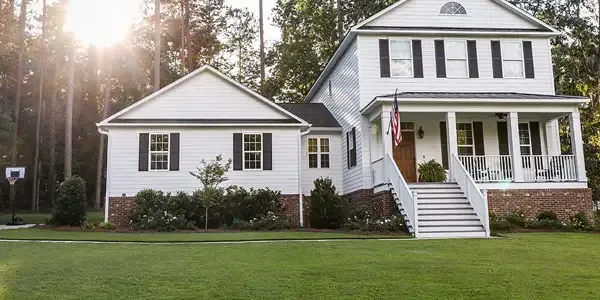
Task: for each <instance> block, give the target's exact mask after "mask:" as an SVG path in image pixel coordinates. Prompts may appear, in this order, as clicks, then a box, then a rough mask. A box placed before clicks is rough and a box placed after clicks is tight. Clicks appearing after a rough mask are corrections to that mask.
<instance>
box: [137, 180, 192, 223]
mask: <svg viewBox="0 0 600 300" xmlns="http://www.w3.org/2000/svg"><path fill="white" fill-rule="evenodd" d="M174 199H178V197H171V194H164V193H163V192H162V191H154V190H143V191H141V192H139V193H138V194H137V195H136V196H135V203H136V207H135V215H134V217H133V223H134V225H135V226H137V227H138V228H140V229H151V230H158V231H174V230H178V229H185V228H191V227H193V223H192V222H189V221H188V220H187V219H186V218H185V214H184V213H182V211H181V209H180V206H179V205H180V203H179V202H177V201H174Z"/></svg>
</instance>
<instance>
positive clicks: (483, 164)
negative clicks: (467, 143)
mask: <svg viewBox="0 0 600 300" xmlns="http://www.w3.org/2000/svg"><path fill="white" fill-rule="evenodd" d="M458 159H459V160H460V162H461V163H462V165H463V166H464V168H465V169H466V171H467V172H468V173H469V175H471V177H472V178H473V180H475V181H476V182H511V181H513V179H514V177H513V171H512V161H513V158H512V156H511V155H485V156H459V157H458Z"/></svg>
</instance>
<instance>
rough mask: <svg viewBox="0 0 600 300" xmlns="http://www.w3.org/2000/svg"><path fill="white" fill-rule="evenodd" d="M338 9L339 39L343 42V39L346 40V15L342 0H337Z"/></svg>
mask: <svg viewBox="0 0 600 300" xmlns="http://www.w3.org/2000/svg"><path fill="white" fill-rule="evenodd" d="M336 11H337V30H338V39H339V41H340V44H341V43H342V41H343V40H344V15H343V13H342V0H337V4H336Z"/></svg>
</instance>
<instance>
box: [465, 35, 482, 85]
mask: <svg viewBox="0 0 600 300" xmlns="http://www.w3.org/2000/svg"><path fill="white" fill-rule="evenodd" d="M467 55H468V57H469V78H479V63H478V61H477V42H476V41H467Z"/></svg>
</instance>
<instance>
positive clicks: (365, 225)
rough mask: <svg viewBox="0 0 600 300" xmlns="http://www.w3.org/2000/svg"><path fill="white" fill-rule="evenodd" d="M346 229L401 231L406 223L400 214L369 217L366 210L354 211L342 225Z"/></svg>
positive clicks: (404, 228)
mask: <svg viewBox="0 0 600 300" xmlns="http://www.w3.org/2000/svg"><path fill="white" fill-rule="evenodd" d="M343 227H344V228H345V229H347V230H360V231H375V232H401V231H406V223H405V222H404V218H403V217H402V216H398V215H393V216H391V217H387V218H371V216H370V214H369V213H368V212H356V213H354V214H352V216H351V217H350V218H348V219H347V220H346V223H345V224H344V226H343Z"/></svg>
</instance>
